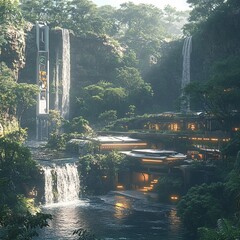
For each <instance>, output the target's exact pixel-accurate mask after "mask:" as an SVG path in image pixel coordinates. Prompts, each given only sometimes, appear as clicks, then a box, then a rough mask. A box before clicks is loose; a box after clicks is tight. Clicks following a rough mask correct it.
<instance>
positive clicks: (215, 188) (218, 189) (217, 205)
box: [177, 183, 229, 233]
mask: <svg viewBox="0 0 240 240" xmlns="http://www.w3.org/2000/svg"><path fill="white" fill-rule="evenodd" d="M228 208H229V201H228V199H227V196H226V194H225V186H224V184H223V183H212V184H210V185H207V184H202V185H200V186H196V187H192V188H191V189H190V190H189V191H188V193H187V194H186V195H185V196H184V197H183V198H182V199H181V200H180V202H179V204H178V206H177V209H178V215H179V216H180V218H181V220H182V222H183V224H184V226H185V227H186V228H187V230H188V231H190V232H192V233H196V232H197V229H198V228H199V227H214V226H215V224H216V222H217V220H218V219H219V218H222V217H224V216H227V214H228Z"/></svg>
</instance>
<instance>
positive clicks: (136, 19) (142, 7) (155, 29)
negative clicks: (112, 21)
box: [116, 2, 167, 72]
mask: <svg viewBox="0 0 240 240" xmlns="http://www.w3.org/2000/svg"><path fill="white" fill-rule="evenodd" d="M162 17H163V13H162V11H161V10H160V9H158V8H157V7H154V6H153V5H148V4H139V5H135V4H133V3H132V2H129V3H124V4H121V7H120V9H119V10H118V11H117V13H116V18H117V20H118V22H119V36H118V39H119V40H120V42H122V43H123V44H124V45H126V46H128V47H129V48H130V49H132V50H134V52H135V53H136V55H137V58H138V59H139V67H140V69H141V72H144V71H146V69H148V67H149V58H150V56H151V55H153V56H155V57H156V58H158V57H159V47H160V45H161V41H162V40H163V39H164V37H165V36H166V35H167V33H166V29H165V28H164V24H163V21H162Z"/></svg>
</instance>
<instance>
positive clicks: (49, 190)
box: [44, 167, 54, 204]
mask: <svg viewBox="0 0 240 240" xmlns="http://www.w3.org/2000/svg"><path fill="white" fill-rule="evenodd" d="M44 174H45V202H46V203H48V204H51V203H53V202H54V197H53V180H52V179H53V177H52V169H51V168H49V167H46V168H44Z"/></svg>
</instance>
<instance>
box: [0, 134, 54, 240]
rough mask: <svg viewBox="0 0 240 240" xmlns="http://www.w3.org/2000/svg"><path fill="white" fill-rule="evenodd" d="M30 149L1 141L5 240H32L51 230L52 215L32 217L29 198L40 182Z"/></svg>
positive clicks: (0, 209) (0, 211)
mask: <svg viewBox="0 0 240 240" xmlns="http://www.w3.org/2000/svg"><path fill="white" fill-rule="evenodd" d="M40 178H41V177H40V171H39V169H38V167H37V165H36V162H35V161H33V160H32V159H31V154H30V151H29V149H27V148H26V147H23V146H21V145H20V144H19V143H16V142H12V141H10V140H7V139H4V138H1V139H0V226H1V234H2V235H1V239H6V240H10V239H32V237H33V236H37V229H38V228H39V227H40V228H42V227H44V226H47V225H48V224H47V219H49V218H51V216H50V215H45V214H41V213H37V214H32V213H31V208H30V207H31V206H32V204H29V201H27V199H26V198H25V197H24V196H27V195H28V194H29V192H31V191H32V190H33V189H34V188H35V186H36V183H37V181H39V179H40Z"/></svg>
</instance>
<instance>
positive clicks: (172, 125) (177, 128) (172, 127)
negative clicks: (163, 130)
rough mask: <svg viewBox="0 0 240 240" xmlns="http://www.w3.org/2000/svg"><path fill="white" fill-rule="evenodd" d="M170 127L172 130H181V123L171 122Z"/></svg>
mask: <svg viewBox="0 0 240 240" xmlns="http://www.w3.org/2000/svg"><path fill="white" fill-rule="evenodd" d="M169 128H170V130H172V131H178V130H180V128H179V125H178V124H177V123H171V124H170V125H169Z"/></svg>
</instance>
